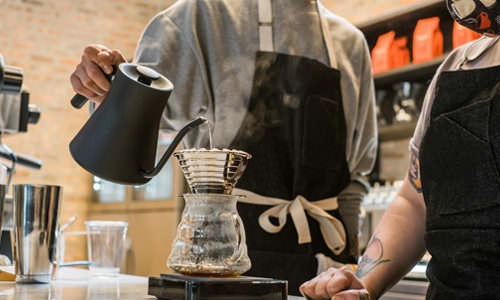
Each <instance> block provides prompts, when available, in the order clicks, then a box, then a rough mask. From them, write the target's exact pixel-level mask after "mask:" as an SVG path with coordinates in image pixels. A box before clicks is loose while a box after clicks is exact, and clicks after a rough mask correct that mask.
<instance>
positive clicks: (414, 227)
mask: <svg viewBox="0 0 500 300" xmlns="http://www.w3.org/2000/svg"><path fill="white" fill-rule="evenodd" d="M424 227H425V205H424V202H423V199H422V197H421V195H417V194H416V191H415V190H414V189H413V187H411V185H410V183H409V182H408V181H407V180H405V183H404V184H403V187H402V188H401V191H400V192H399V194H398V197H397V198H396V199H395V200H394V201H393V203H392V204H391V205H390V207H389V208H388V209H387V211H386V213H385V214H384V216H383V217H382V219H381V221H380V223H379V225H378V226H377V228H376V229H375V232H374V235H373V236H372V239H371V241H370V243H369V245H368V246H367V249H366V251H365V252H364V254H363V256H362V258H361V261H360V263H359V266H358V270H357V271H356V273H357V275H358V277H360V278H361V279H362V281H363V282H364V284H365V286H366V288H367V289H368V291H370V294H371V295H372V299H377V298H378V297H380V296H381V295H382V294H383V293H384V292H385V291H386V290H387V289H389V288H390V287H391V286H392V285H394V284H395V283H396V282H398V281H399V279H400V278H401V277H402V276H404V275H405V274H406V273H407V272H408V271H409V270H410V269H411V267H412V266H413V265H414V264H415V263H416V262H418V260H419V259H420V258H421V257H422V255H423V254H424V252H425V245H424V237H423V236H424Z"/></svg>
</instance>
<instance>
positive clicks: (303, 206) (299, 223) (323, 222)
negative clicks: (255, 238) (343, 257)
mask: <svg viewBox="0 0 500 300" xmlns="http://www.w3.org/2000/svg"><path fill="white" fill-rule="evenodd" d="M233 195H243V196H246V197H242V198H241V199H239V200H238V201H239V202H243V203H248V204H255V205H272V206H273V207H271V208H269V209H268V210H266V211H265V212H263V213H262V214H261V215H260V216H259V225H260V227H262V229H264V230H265V231H266V232H268V233H278V232H280V231H281V229H282V228H283V227H284V226H285V224H286V220H287V215H288V214H290V215H291V216H292V220H293V224H294V226H295V229H296V230H297V235H298V242H299V244H306V243H310V242H311V241H312V238H311V232H310V229H309V223H308V222H307V217H306V212H307V214H308V215H309V216H310V217H312V218H313V219H315V220H316V221H318V223H319V225H320V229H321V234H322V235H323V239H324V240H325V243H326V245H327V246H328V248H330V250H332V252H333V253H334V254H336V255H338V254H340V253H341V252H342V251H343V250H344V248H345V245H346V233H345V229H344V225H343V224H342V222H340V221H339V220H338V219H337V218H335V217H333V216H331V215H330V214H328V213H327V212H326V211H325V210H333V209H337V208H338V201H337V198H336V197H332V198H327V199H323V200H320V201H314V203H313V202H309V201H308V200H307V199H306V198H304V197H303V196H301V195H298V196H297V197H295V199H294V200H293V201H287V200H283V199H279V198H273V197H265V196H262V195H259V194H256V193H253V192H250V191H247V190H242V189H234V190H233ZM271 217H275V218H277V219H278V225H274V224H273V223H271V221H270V218H271Z"/></svg>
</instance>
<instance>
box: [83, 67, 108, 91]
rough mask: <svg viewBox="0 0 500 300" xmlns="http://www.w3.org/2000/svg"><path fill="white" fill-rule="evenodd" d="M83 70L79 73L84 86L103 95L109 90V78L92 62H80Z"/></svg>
mask: <svg viewBox="0 0 500 300" xmlns="http://www.w3.org/2000/svg"><path fill="white" fill-rule="evenodd" d="M82 67H83V70H84V71H83V72H82V74H78V75H80V80H81V81H82V83H83V84H84V85H85V87H86V88H88V89H90V90H92V91H93V92H94V93H96V94H98V95H100V96H101V95H103V94H105V93H107V92H108V91H109V88H110V87H111V84H110V82H109V79H108V78H107V77H106V75H105V74H104V72H103V70H102V69H101V68H100V67H99V66H98V65H96V64H95V63H92V62H86V63H84V64H82Z"/></svg>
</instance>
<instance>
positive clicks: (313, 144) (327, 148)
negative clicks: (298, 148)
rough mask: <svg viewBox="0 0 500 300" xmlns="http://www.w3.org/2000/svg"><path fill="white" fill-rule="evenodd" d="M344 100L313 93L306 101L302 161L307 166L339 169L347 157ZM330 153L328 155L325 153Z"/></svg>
mask: <svg viewBox="0 0 500 300" xmlns="http://www.w3.org/2000/svg"><path fill="white" fill-rule="evenodd" d="M339 105H341V104H340V103H338V102H337V101H335V100H333V99H330V98H325V97H321V96H319V95H312V96H310V97H308V99H307V101H305V104H304V106H305V109H304V127H303V139H302V141H303V142H302V163H303V165H305V166H307V167H312V168H324V169H328V170H338V169H340V168H341V166H342V164H341V163H339V161H340V160H345V139H346V138H345V136H346V134H345V124H344V120H343V115H342V116H339V114H340V113H342V114H343V111H342V109H339ZM325 153H326V155H325Z"/></svg>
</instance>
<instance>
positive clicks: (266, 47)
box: [258, 0, 274, 52]
mask: <svg viewBox="0 0 500 300" xmlns="http://www.w3.org/2000/svg"><path fill="white" fill-rule="evenodd" d="M258 5H259V38H260V47H259V49H260V51H266V52H273V51H274V41H273V6H272V3H271V0H259V3H258Z"/></svg>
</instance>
